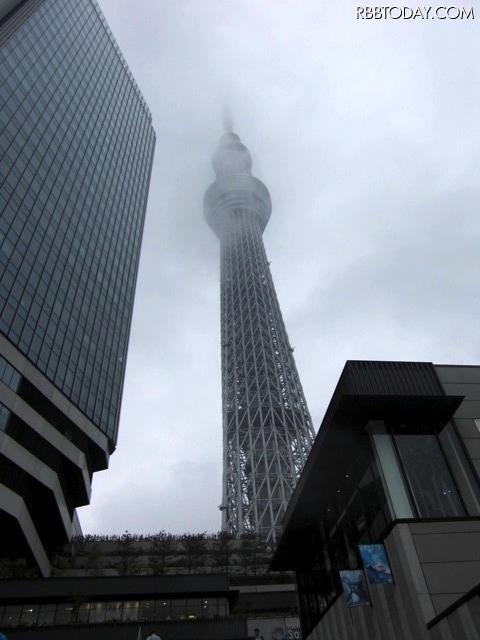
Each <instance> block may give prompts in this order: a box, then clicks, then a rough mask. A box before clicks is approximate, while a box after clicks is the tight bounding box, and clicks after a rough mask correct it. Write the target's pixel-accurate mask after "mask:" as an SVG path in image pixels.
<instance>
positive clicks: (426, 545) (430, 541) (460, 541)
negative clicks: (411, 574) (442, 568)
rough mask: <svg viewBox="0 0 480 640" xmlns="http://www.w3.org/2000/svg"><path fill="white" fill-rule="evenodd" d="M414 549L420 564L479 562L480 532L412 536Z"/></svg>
mask: <svg viewBox="0 0 480 640" xmlns="http://www.w3.org/2000/svg"><path fill="white" fill-rule="evenodd" d="M413 539H414V543H415V548H416V550H417V553H418V559H419V560H420V562H421V563H424V562H425V563H428V562H445V558H448V560H449V561H450V562H457V561H458V562H465V561H467V562H470V561H472V560H480V531H466V532H465V531H462V532H460V533H433V534H430V535H428V534H423V535H416V536H414V538H413Z"/></svg>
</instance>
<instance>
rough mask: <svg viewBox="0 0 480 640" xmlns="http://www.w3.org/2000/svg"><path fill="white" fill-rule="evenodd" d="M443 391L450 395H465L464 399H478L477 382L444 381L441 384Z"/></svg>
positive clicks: (479, 394)
mask: <svg viewBox="0 0 480 640" xmlns="http://www.w3.org/2000/svg"><path fill="white" fill-rule="evenodd" d="M442 386H443V388H444V389H445V393H447V394H448V395H452V396H465V400H480V384H479V383H472V384H466V383H463V384H462V383H459V382H458V383H449V382H447V383H445V384H443V385H442Z"/></svg>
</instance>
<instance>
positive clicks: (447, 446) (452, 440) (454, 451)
mask: <svg viewBox="0 0 480 640" xmlns="http://www.w3.org/2000/svg"><path fill="white" fill-rule="evenodd" d="M438 438H439V440H440V443H441V445H442V448H443V450H444V451H445V455H446V456H447V459H448V462H449V465H450V469H451V471H452V474H453V476H454V478H455V481H456V483H457V486H458V488H459V490H460V493H461V495H462V498H463V501H464V503H465V507H466V509H467V511H468V515H469V516H480V486H479V483H478V480H477V479H476V478H475V476H474V474H473V471H472V469H471V467H470V465H469V463H468V460H467V457H466V455H465V452H464V450H463V449H462V446H461V444H460V440H459V437H458V435H457V433H456V431H455V429H454V427H453V425H452V423H450V422H449V423H448V424H447V425H446V427H444V428H443V429H442V431H441V432H440V433H439V434H438Z"/></svg>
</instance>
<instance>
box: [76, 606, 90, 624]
mask: <svg viewBox="0 0 480 640" xmlns="http://www.w3.org/2000/svg"><path fill="white" fill-rule="evenodd" d="M89 615H90V603H89V602H85V603H83V604H81V605H80V606H79V607H78V609H77V622H78V623H79V624H85V623H87V622H88V616H89Z"/></svg>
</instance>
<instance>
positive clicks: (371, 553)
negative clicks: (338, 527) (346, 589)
mask: <svg viewBox="0 0 480 640" xmlns="http://www.w3.org/2000/svg"><path fill="white" fill-rule="evenodd" d="M358 550H359V551H360V556H361V558H362V564H363V568H364V569H365V573H366V574H367V578H368V582H369V583H370V584H393V575H392V570H391V568H390V563H389V562H388V558H387V552H386V550H385V547H384V545H383V544H359V545H358Z"/></svg>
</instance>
